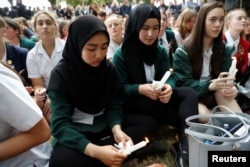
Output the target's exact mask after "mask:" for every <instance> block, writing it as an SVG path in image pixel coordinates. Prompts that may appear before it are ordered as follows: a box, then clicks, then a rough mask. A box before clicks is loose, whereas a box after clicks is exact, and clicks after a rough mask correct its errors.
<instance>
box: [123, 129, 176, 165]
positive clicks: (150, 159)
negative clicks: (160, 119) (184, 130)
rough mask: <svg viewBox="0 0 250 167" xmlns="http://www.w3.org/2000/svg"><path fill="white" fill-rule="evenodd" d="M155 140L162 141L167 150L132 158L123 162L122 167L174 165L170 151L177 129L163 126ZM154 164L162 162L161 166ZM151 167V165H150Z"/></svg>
mask: <svg viewBox="0 0 250 167" xmlns="http://www.w3.org/2000/svg"><path fill="white" fill-rule="evenodd" d="M155 140H158V141H160V142H161V143H164V144H165V145H166V146H167V148H168V151H167V152H166V153H165V154H162V155H154V156H147V157H146V158H144V159H132V160H130V161H128V162H125V163H124V164H123V165H122V167H146V166H149V165H152V164H155V165H152V167H164V165H165V166H166V167H175V163H174V156H173V153H172V151H171V145H172V144H173V143H175V142H176V141H178V135H177V129H175V128H173V127H170V126H164V127H162V128H161V130H160V131H159V135H158V136H157V137H156V138H155ZM156 164H164V165H162V166H160V165H156ZM150 167H151V166H150Z"/></svg>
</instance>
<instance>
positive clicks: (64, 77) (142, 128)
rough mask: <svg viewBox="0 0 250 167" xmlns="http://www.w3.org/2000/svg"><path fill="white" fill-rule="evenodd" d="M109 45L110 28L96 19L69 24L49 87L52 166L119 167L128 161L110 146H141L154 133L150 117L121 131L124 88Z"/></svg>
mask: <svg viewBox="0 0 250 167" xmlns="http://www.w3.org/2000/svg"><path fill="white" fill-rule="evenodd" d="M108 45H109V34H108V32H107V30H106V26H105V25H104V23H103V22H101V21H100V20H99V19H98V18H97V17H95V16H91V15H88V16H82V17H79V18H77V19H76V20H75V21H74V22H73V23H71V25H70V27H69V35H68V38H67V41H66V44H65V48H64V51H63V59H62V60H61V61H60V62H59V63H58V64H57V65H56V67H55V68H54V69H53V71H52V73H51V79H50V82H49V86H48V95H49V97H50V100H51V108H52V117H51V129H52V135H53V137H54V140H53V146H54V149H53V152H52V155H51V158H50V167H64V166H65V167H69V166H72V167H78V166H79V167H82V166H85V167H93V166H96V167H97V166H98V167H102V166H112V167H119V166H121V164H122V162H123V161H124V159H125V158H127V156H126V155H123V154H122V153H120V152H119V150H118V149H117V148H115V147H114V146H112V145H113V144H114V143H120V142H123V144H124V145H125V142H130V143H132V144H133V142H135V143H137V142H140V141H141V140H143V139H144V137H145V136H146V135H147V133H146V132H148V131H149V130H150V129H152V131H153V130H154V129H155V128H154V125H153V126H152V125H150V124H148V122H147V121H148V120H149V119H151V118H150V117H148V119H143V120H142V121H139V122H140V123H141V124H134V125H133V126H130V127H128V128H124V130H122V128H121V124H122V115H123V113H122V107H121V104H122V102H123V99H122V98H121V96H120V95H121V93H120V92H121V88H122V85H121V83H120V79H119V76H118V74H117V72H116V69H115V68H114V66H113V65H112V64H111V63H110V62H109V61H106V53H107V49H108ZM143 121H144V124H143V123H142V122H143ZM130 136H131V137H132V138H133V141H132V139H131V137H130Z"/></svg>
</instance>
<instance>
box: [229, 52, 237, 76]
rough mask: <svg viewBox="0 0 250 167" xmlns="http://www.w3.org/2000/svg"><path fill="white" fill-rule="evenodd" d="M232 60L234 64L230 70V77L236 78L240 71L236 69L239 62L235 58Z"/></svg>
mask: <svg viewBox="0 0 250 167" xmlns="http://www.w3.org/2000/svg"><path fill="white" fill-rule="evenodd" d="M232 59H233V60H232V64H231V67H230V69H229V76H230V77H235V75H236V72H237V71H238V70H237V69H236V64H237V60H236V58H235V57H233V58H232Z"/></svg>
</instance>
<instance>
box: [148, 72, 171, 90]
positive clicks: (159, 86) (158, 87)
mask: <svg viewBox="0 0 250 167" xmlns="http://www.w3.org/2000/svg"><path fill="white" fill-rule="evenodd" d="M171 71H172V69H170V70H169V71H166V72H165V74H164V76H163V77H162V78H161V80H160V81H155V80H154V81H153V83H152V86H153V88H154V89H155V90H161V89H162V87H163V86H164V84H165V83H166V81H167V80H168V78H169V77H170V75H171Z"/></svg>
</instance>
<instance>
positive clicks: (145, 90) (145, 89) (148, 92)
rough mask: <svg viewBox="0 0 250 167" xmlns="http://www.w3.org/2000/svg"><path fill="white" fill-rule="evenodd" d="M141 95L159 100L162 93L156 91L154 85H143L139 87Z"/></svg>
mask: <svg viewBox="0 0 250 167" xmlns="http://www.w3.org/2000/svg"><path fill="white" fill-rule="evenodd" d="M139 93H140V94H142V95H144V96H147V97H148V98H150V99H152V100H157V99H158V98H159V95H160V91H158V90H155V89H154V88H153V87H152V84H143V85H140V86H139Z"/></svg>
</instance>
